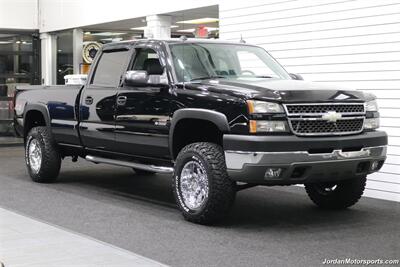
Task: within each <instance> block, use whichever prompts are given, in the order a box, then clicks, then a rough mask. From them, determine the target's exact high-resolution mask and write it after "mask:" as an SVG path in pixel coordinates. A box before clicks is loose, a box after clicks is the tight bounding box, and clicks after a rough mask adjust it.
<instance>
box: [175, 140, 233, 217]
mask: <svg viewBox="0 0 400 267" xmlns="http://www.w3.org/2000/svg"><path fill="white" fill-rule="evenodd" d="M191 163H193V164H196V165H197V166H199V167H200V168H201V169H202V170H204V172H205V173H206V181H208V182H207V183H206V184H207V186H206V187H207V188H208V195H207V196H206V197H205V198H204V200H203V202H202V204H201V206H200V207H198V208H196V209H193V208H190V207H189V206H188V205H187V203H185V199H184V197H183V194H182V188H181V180H182V177H181V176H182V170H183V168H184V166H187V164H191ZM235 186H236V184H235V182H234V181H232V180H230V179H229V177H228V173H227V171H226V163H225V156H224V152H223V149H222V147H221V146H219V145H217V144H213V143H207V142H200V143H193V144H190V145H187V146H185V147H184V148H183V149H182V150H181V151H180V152H179V154H178V157H177V159H176V164H175V172H174V177H173V184H172V187H173V192H174V195H175V199H176V202H177V204H178V207H179V209H180V210H181V212H182V214H183V217H184V218H185V219H186V220H188V221H190V222H194V223H198V224H212V223H215V222H218V221H220V220H221V219H223V218H224V217H225V216H226V215H227V214H228V213H229V211H230V209H231V207H232V205H233V202H234V200H235V196H236V188H235Z"/></svg>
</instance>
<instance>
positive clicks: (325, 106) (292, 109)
mask: <svg viewBox="0 0 400 267" xmlns="http://www.w3.org/2000/svg"><path fill="white" fill-rule="evenodd" d="M283 107H284V109H285V111H286V114H287V115H289V116H316V115H324V114H325V113H326V112H328V111H336V112H337V113H340V114H342V115H365V104H364V103H295V104H285V105H283ZM303 110H305V111H308V112H300V111H303ZM310 111H313V112H310ZM316 111H319V112H316Z"/></svg>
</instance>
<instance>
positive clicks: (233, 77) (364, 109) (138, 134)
mask: <svg viewBox="0 0 400 267" xmlns="http://www.w3.org/2000/svg"><path fill="white" fill-rule="evenodd" d="M378 127H379V112H378V107H377V104H376V100H375V97H374V96H373V95H371V94H367V93H364V92H361V91H356V90H347V89H344V88H338V87H336V86H328V85H326V84H322V83H311V82H306V81H303V80H302V79H301V76H300V75H296V74H289V73H287V72H286V71H285V70H284V69H283V67H282V66H280V65H279V64H278V63H277V62H276V61H275V60H274V59H273V58H272V57H271V56H270V55H269V54H268V53H267V52H266V51H265V50H264V49H262V48H261V47H257V46H254V45H248V44H244V43H228V42H223V41H209V40H191V39H170V40H137V41H130V42H121V43H112V44H107V45H104V47H103V48H102V49H101V51H99V53H98V54H97V55H96V59H95V60H94V63H93V65H92V67H91V71H90V74H89V75H88V79H87V83H86V85H84V86H68V85H66V86H21V87H19V88H18V91H17V93H16V98H15V128H16V131H17V132H18V133H19V134H20V135H21V136H23V137H24V140H25V147H26V153H25V158H26V165H27V168H28V172H29V174H30V176H31V177H32V179H33V180H34V181H35V182H53V181H55V180H56V178H57V176H58V173H59V170H60V165H61V161H62V159H64V158H65V157H72V159H73V161H76V160H77V159H78V157H81V158H84V159H86V160H88V161H91V162H94V163H105V164H112V165H118V166H125V167H130V168H133V169H134V170H135V172H136V173H137V174H142V175H144V174H149V173H165V174H173V178H172V180H173V181H172V187H173V192H174V195H175V197H176V202H177V205H178V206H179V208H180V210H181V211H182V213H183V216H184V217H185V219H187V220H189V221H192V222H195V223H201V224H210V223H213V222H215V221H217V220H219V219H221V218H223V217H224V216H225V215H226V214H227V213H228V211H229V209H230V208H231V206H232V204H233V202H234V198H235V195H236V192H237V191H239V190H241V189H245V188H248V187H251V186H256V185H266V186H272V185H294V184H304V185H305V190H306V192H307V193H308V195H309V197H310V198H311V200H312V201H313V202H314V203H315V204H316V205H318V206H319V207H321V208H326V209H342V208H347V207H349V206H352V205H353V204H355V203H356V202H357V201H358V200H359V198H360V197H361V195H362V194H363V191H364V188H365V184H366V176H367V175H368V174H370V173H373V172H376V171H378V170H379V169H380V168H381V167H382V165H383V163H384V161H385V159H386V145H387V135H386V133H385V132H382V131H378V130H377V128H378Z"/></svg>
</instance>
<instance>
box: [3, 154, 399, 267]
mask: <svg viewBox="0 0 400 267" xmlns="http://www.w3.org/2000/svg"><path fill="white" fill-rule="evenodd" d="M23 154H24V152H23V149H22V147H13V148H0V206H1V207H3V208H5V209H7V210H10V211H16V212H17V213H19V214H25V215H27V216H29V217H32V218H36V219H38V220H41V221H44V222H47V223H50V224H52V225H56V226H60V227H62V228H65V229H68V230H69V231H73V232H76V233H80V234H83V235H85V236H89V237H91V238H95V239H97V240H101V241H102V242H106V243H108V244H111V245H113V246H117V247H120V248H122V249H125V250H128V251H131V252H133V253H136V254H138V255H142V256H144V257H147V258H151V259H153V260H155V261H158V262H161V263H163V264H167V265H171V266H318V265H321V263H322V262H323V260H324V259H335V258H339V259H341V258H347V257H350V258H354V259H377V258H379V259H395V258H398V257H399V254H400V249H399V244H398V240H399V238H400V221H399V217H400V216H399V215H400V204H399V203H398V202H389V201H383V200H376V199H370V198H363V199H362V200H361V201H360V203H359V204H358V205H356V206H355V207H353V208H351V209H348V210H345V211H334V212H328V211H321V210H319V209H318V208H316V207H314V206H313V205H312V204H311V202H310V200H309V199H308V198H307V196H306V195H305V193H304V189H303V188H300V187H273V188H267V187H257V188H252V189H248V190H245V191H242V192H239V193H238V197H237V199H236V204H235V207H234V209H233V211H232V214H231V215H230V217H229V218H228V219H227V220H226V221H225V222H224V223H221V224H219V225H216V226H212V227H206V226H199V225H194V224H190V223H187V222H185V221H184V220H183V219H182V217H181V215H180V214H179V211H178V210H177V209H176V207H175V204H174V201H173V196H172V193H171V190H170V178H169V177H168V176H165V175H153V176H146V177H140V176H136V175H134V172H133V171H132V170H130V169H124V168H116V167H110V166H104V165H94V164H91V163H87V162H85V161H84V160H80V161H79V162H78V163H76V164H73V163H71V161H70V160H69V159H67V160H65V161H64V162H63V168H62V172H61V175H60V179H59V181H58V182H57V183H55V184H35V183H33V182H31V181H30V179H29V177H28V176H27V174H26V169H25V166H24V160H23ZM68 247H69V246H68V245H67V244H66V249H67V248H68ZM0 261H1V259H0ZM6 267H7V266H6Z"/></svg>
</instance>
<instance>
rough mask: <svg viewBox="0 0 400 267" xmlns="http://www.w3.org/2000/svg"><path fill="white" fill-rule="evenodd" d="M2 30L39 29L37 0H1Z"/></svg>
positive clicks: (0, 23) (0, 17)
mask: <svg viewBox="0 0 400 267" xmlns="http://www.w3.org/2000/svg"><path fill="white" fill-rule="evenodd" d="M0 29H24V30H25V29H26V30H34V29H38V5H37V0H0Z"/></svg>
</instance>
